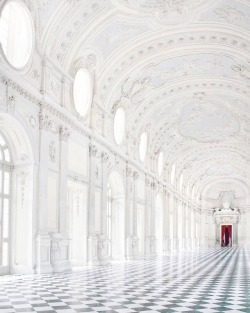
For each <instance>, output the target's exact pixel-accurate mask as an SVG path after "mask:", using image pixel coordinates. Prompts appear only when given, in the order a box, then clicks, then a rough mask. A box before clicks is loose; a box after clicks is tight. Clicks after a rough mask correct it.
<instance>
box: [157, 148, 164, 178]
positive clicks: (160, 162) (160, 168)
mask: <svg viewBox="0 0 250 313" xmlns="http://www.w3.org/2000/svg"><path fill="white" fill-rule="evenodd" d="M162 170H163V151H161V152H160V153H159V156H158V174H159V175H161V174H162Z"/></svg>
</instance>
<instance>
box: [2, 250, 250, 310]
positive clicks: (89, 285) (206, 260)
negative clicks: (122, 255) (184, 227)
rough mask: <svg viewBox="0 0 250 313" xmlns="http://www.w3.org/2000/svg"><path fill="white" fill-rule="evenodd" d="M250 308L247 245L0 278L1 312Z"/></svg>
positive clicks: (249, 254)
mask: <svg viewBox="0 0 250 313" xmlns="http://www.w3.org/2000/svg"><path fill="white" fill-rule="evenodd" d="M3 312H4V313H11V312H20V313H27V312H41V313H45V312H46V313H49V312H50V313H51V312H60V313H73V312H98V313H101V312H105V313H115V312H119V313H130V312H131V313H132V312H144V313H149V312H204V313H213V312H227V313H233V312H234V313H237V312H250V248H249V249H248V248H246V247H241V248H240V247H235V248H216V249H206V250H198V251H193V252H182V253H175V254H169V255H168V256H163V257H154V258H149V259H139V260H135V261H124V262H120V263H116V264H112V265H108V266H101V267H92V268H89V267H86V268H84V269H82V270H77V271H73V272H71V273H66V274H65V273H64V274H53V275H14V276H3V277H1V278H0V313H3Z"/></svg>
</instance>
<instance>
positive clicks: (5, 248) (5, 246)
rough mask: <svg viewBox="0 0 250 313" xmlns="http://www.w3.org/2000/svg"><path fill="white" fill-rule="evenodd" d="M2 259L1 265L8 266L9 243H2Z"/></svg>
mask: <svg viewBox="0 0 250 313" xmlns="http://www.w3.org/2000/svg"><path fill="white" fill-rule="evenodd" d="M2 252H3V258H2V265H3V266H8V265H9V243H8V242H3V250H2Z"/></svg>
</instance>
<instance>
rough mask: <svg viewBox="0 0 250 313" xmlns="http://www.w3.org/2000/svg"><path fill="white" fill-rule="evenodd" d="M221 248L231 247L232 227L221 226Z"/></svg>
mask: <svg viewBox="0 0 250 313" xmlns="http://www.w3.org/2000/svg"><path fill="white" fill-rule="evenodd" d="M221 246H222V247H232V225H221Z"/></svg>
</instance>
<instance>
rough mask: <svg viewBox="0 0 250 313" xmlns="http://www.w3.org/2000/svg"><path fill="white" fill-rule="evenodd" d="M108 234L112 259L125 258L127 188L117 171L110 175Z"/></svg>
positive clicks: (107, 211)
mask: <svg viewBox="0 0 250 313" xmlns="http://www.w3.org/2000/svg"><path fill="white" fill-rule="evenodd" d="M106 233H107V236H108V239H109V241H110V243H109V251H110V257H111V259H113V260H114V259H123V258H124V256H125V188H124V182H123V177H122V176H121V174H120V172H119V171H118V170H116V169H112V170H111V171H110V173H109V175H108V188H107V210H106Z"/></svg>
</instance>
